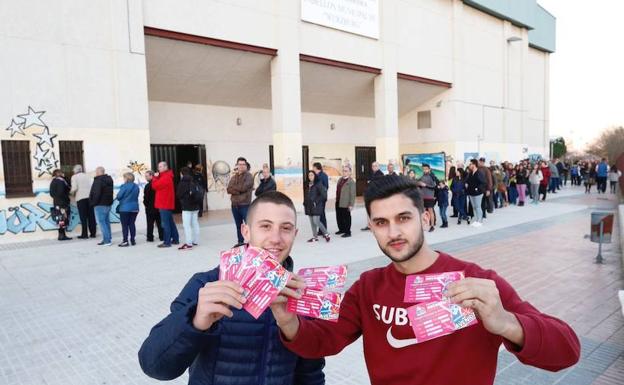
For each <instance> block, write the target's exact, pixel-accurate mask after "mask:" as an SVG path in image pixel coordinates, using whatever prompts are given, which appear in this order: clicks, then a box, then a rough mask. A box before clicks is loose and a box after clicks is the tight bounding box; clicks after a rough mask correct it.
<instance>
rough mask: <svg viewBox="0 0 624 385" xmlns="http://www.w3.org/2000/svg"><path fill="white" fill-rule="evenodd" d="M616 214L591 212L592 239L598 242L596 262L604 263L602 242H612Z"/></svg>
mask: <svg viewBox="0 0 624 385" xmlns="http://www.w3.org/2000/svg"><path fill="white" fill-rule="evenodd" d="M613 219H614V214H613V213H610V212H593V213H591V231H590V234H591V241H592V242H595V243H598V255H596V261H595V262H596V263H597V264H603V263H604V258H602V244H603V243H611V233H612V232H613Z"/></svg>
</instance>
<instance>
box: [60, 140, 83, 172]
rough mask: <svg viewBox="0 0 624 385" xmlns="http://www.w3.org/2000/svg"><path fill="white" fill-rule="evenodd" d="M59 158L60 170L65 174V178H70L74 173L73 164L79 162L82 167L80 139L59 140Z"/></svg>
mask: <svg viewBox="0 0 624 385" xmlns="http://www.w3.org/2000/svg"><path fill="white" fill-rule="evenodd" d="M58 143H59V158H60V159H61V170H62V171H63V173H64V174H65V179H67V180H70V179H71V177H72V175H73V173H74V166H75V165H77V164H79V165H82V167H83V168H84V159H83V156H82V154H83V153H82V141H80V140H59V142H58Z"/></svg>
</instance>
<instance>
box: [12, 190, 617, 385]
mask: <svg viewBox="0 0 624 385" xmlns="http://www.w3.org/2000/svg"><path fill="white" fill-rule="evenodd" d="M551 198H555V199H549V201H547V202H546V203H544V204H540V205H539V206H537V207H533V206H528V207H508V208H504V209H502V210H498V211H497V212H496V213H495V214H493V215H491V216H490V217H489V218H488V220H487V222H486V224H485V226H483V227H482V228H472V227H467V226H466V225H462V226H457V225H456V224H455V223H453V222H451V223H450V228H448V229H436V231H435V232H433V233H427V235H426V236H427V239H428V241H429V242H430V243H432V244H434V245H435V246H436V248H439V249H441V250H445V251H447V252H450V253H452V254H454V255H455V256H457V257H460V258H465V259H468V260H473V261H476V262H477V263H480V264H482V265H483V266H487V267H491V268H494V269H496V270H497V271H499V273H501V274H502V275H503V276H504V277H505V278H507V279H508V280H509V281H510V282H511V283H512V285H514V287H516V289H517V290H518V292H519V293H520V294H521V296H523V297H526V298H527V299H528V300H530V301H531V302H533V303H534V304H535V305H537V306H538V307H539V308H541V309H542V310H544V311H547V312H552V313H553V314H555V315H557V316H560V317H562V318H563V319H565V320H567V321H569V322H570V323H571V324H572V325H573V326H574V327H575V329H576V330H577V332H578V333H579V335H581V336H582V339H583V347H584V357H585V358H586V359H585V360H584V361H583V362H582V363H581V364H580V365H579V366H577V367H576V368H574V369H571V370H568V371H566V372H565V373H560V374H558V375H546V374H545V372H543V371H537V370H535V369H531V368H526V367H524V366H523V365H521V364H519V363H517V361H516V360H515V358H513V357H511V356H509V355H508V354H507V353H504V352H503V353H501V357H500V358H501V362H500V364H499V373H500V375H499V378H498V380H497V384H520V383H528V382H531V383H533V384H534V385H539V384H542V383H544V384H546V383H548V384H551V383H557V382H560V383H564V384H568V383H588V384H589V383H591V381H603V382H596V383H601V384H608V383H609V382H608V381H609V378H616V377H617V373H619V371H621V370H622V367H623V366H622V365H623V364H622V362H623V358H622V350H624V329H623V328H622V326H623V324H624V321H623V320H622V314H621V312H620V311H619V310H620V309H619V302H618V301H617V289H621V288H622V287H624V285H623V283H622V276H621V267H620V258H618V257H617V255H618V253H619V252H620V250H619V248H618V246H617V244H616V243H614V244H611V245H607V246H606V247H605V249H604V255H605V256H606V258H607V263H606V264H605V265H602V266H597V265H594V264H593V263H592V258H593V256H594V255H595V251H597V247H596V245H595V244H591V243H589V242H588V241H587V240H586V239H584V238H583V236H584V235H585V234H587V233H588V232H589V211H591V207H598V206H602V207H611V206H612V205H613V202H612V201H609V200H604V199H599V197H598V196H595V195H592V196H590V197H586V196H584V195H583V194H582V190H581V189H564V190H563V191H562V192H561V193H560V194H557V195H555V196H552V197H551ZM600 198H606V196H604V197H600ZM328 220H329V222H330V228H331V229H335V224H333V223H332V222H333V214H330V215H328ZM353 223H354V225H353V227H354V231H353V233H354V236H353V237H352V238H349V239H342V238H335V239H332V241H331V242H330V243H325V242H318V243H316V244H307V243H305V240H306V239H308V238H309V237H310V230H309V225H308V221H307V218H304V217H300V218H299V226H300V234H299V236H298V240H297V242H296V245H295V247H294V251H293V254H294V256H295V261H296V267H297V268H299V267H305V266H319V265H326V264H340V263H346V264H349V269H350V280H351V281H352V280H354V279H355V278H357V276H358V275H359V272H361V271H363V270H366V269H369V268H372V267H376V266H381V265H384V264H387V259H386V258H385V257H379V255H380V252H379V249H378V247H377V245H376V243H375V240H374V238H373V236H372V234H370V232H360V231H359V228H360V227H362V226H364V224H365V212H364V210H363V208H357V209H356V210H354V220H353ZM475 235H479V236H475ZM234 240H235V232H234V225H233V224H231V223H227V224H220V225H213V226H206V227H202V235H201V242H200V243H201V244H200V247H198V248H197V249H195V250H192V251H190V252H178V251H177V250H175V249H173V248H172V249H167V250H161V249H156V248H155V245H154V244H147V243H145V242H143V240H142V238H139V242H140V243H139V244H138V245H137V246H136V247H131V248H127V249H119V248H117V247H116V246H113V247H108V248H102V247H97V246H95V245H94V242H93V241H77V240H75V241H71V242H68V243H63V244H59V243H57V242H41V243H35V244H31V245H17V246H16V245H14V246H13V247H7V248H5V249H4V250H2V251H0V292H1V293H2V296H0V306H1V307H2V309H4V310H5V311H3V312H2V313H1V314H0V384H4V383H6V384H41V383H46V384H72V383H75V384H103V383H106V384H153V383H157V381H155V380H151V379H149V378H147V377H146V376H144V375H143V374H142V372H141V371H140V368H139V367H138V362H137V359H136V352H137V350H138V347H139V346H140V344H141V342H142V341H143V339H144V338H145V336H146V335H147V333H148V332H149V329H150V327H151V326H153V325H154V324H155V323H156V322H158V321H159V320H160V319H161V318H162V317H164V316H165V315H166V314H167V312H168V306H169V303H170V301H171V300H172V299H173V298H174V297H175V296H176V295H177V293H178V292H179V290H180V289H181V288H182V286H183V285H184V284H185V283H186V281H187V280H188V278H189V277H190V276H191V275H192V274H193V273H194V272H197V271H202V270H208V269H210V268H212V267H214V266H216V263H217V255H218V251H220V250H223V249H226V248H228V247H230V246H231V245H232V244H233V243H234ZM506 354H507V356H506ZM361 355H362V353H361V344H360V342H357V343H355V344H353V345H352V346H350V347H348V348H347V349H345V351H343V352H342V353H341V354H340V355H338V356H336V357H330V358H328V360H327V370H326V374H327V379H328V380H327V383H328V384H349V383H352V384H365V383H368V376H367V374H366V371H365V367H364V363H363V359H362V358H361ZM508 356H509V357H508ZM614 376H615V377H614ZM576 378H578V379H576ZM620 378H622V377H620ZM520 379H521V381H522V382H519V381H520ZM564 379H565V381H564ZM186 381H187V377H186V375H184V376H182V377H181V378H179V379H177V380H175V381H173V382H171V383H174V384H183V383H186ZM540 381H542V382H540ZM561 381H563V382H561ZM575 381H576V382H575ZM587 381H590V382H587ZM611 383H612V384H615V383H617V382H611Z"/></svg>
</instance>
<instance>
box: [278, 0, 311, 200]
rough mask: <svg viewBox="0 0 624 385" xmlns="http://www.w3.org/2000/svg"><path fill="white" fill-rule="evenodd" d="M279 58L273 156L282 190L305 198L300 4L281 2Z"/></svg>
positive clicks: (279, 7) (279, 185) (279, 12)
mask: <svg viewBox="0 0 624 385" xmlns="http://www.w3.org/2000/svg"><path fill="white" fill-rule="evenodd" d="M277 3H279V4H276V5H279V6H276V8H275V9H276V10H277V11H278V15H277V16H276V25H275V28H276V37H277V41H278V47H277V48H278V52H277V56H276V57H275V58H273V60H272V61H271V103H272V117H273V156H274V164H275V174H276V175H275V180H276V182H277V187H278V190H279V191H282V192H284V193H286V194H288V195H289V196H290V197H291V198H292V199H293V200H295V201H301V200H302V199H303V195H302V186H303V183H302V182H303V180H302V175H303V169H302V167H303V166H304V165H302V164H301V160H302V156H301V145H302V135H301V90H300V77H299V8H298V6H299V4H298V2H295V1H291V0H281V1H278V2H277Z"/></svg>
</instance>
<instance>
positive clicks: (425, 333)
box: [407, 300, 478, 343]
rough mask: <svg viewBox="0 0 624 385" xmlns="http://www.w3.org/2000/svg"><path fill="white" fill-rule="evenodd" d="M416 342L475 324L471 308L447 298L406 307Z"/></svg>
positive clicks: (475, 320) (475, 319)
mask: <svg viewBox="0 0 624 385" xmlns="http://www.w3.org/2000/svg"><path fill="white" fill-rule="evenodd" d="M407 316H408V318H409V320H410V323H411V324H412V329H413V330H414V335H415V336H416V341H417V343H421V342H425V341H429V340H432V339H434V338H438V337H442V336H445V335H448V334H451V333H454V332H455V331H457V330H460V329H463V328H465V327H468V326H472V325H475V324H477V322H478V321H477V317H476V315H475V313H474V311H472V309H466V308H463V307H461V306H459V305H457V304H453V303H451V302H450V301H448V300H443V301H437V302H426V303H420V304H418V305H414V306H411V307H409V308H407Z"/></svg>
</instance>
